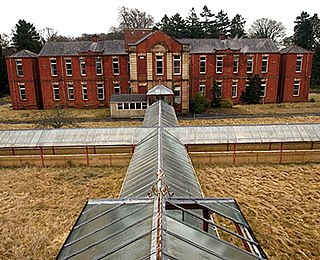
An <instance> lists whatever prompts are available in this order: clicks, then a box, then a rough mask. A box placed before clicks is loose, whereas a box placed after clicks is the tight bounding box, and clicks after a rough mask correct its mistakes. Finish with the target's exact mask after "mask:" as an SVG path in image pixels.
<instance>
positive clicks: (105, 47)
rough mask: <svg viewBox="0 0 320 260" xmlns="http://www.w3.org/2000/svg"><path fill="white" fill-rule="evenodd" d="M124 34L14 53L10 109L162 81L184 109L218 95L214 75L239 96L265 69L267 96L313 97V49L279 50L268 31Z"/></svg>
mask: <svg viewBox="0 0 320 260" xmlns="http://www.w3.org/2000/svg"><path fill="white" fill-rule="evenodd" d="M124 36H125V39H124V40H123V41H122V40H109V41H97V39H96V37H93V41H92V42H89V41H86V42H68V43H47V44H46V45H45V46H44V47H43V49H42V50H41V52H40V53H39V55H36V54H33V53H31V52H29V51H22V52H19V53H17V54H15V55H13V56H10V57H9V58H7V60H6V63H7V68H8V78H9V84H10V93H11V98H12V107H13V109H36V108H45V109H49V108H54V107H57V106H61V107H67V108H68V107H75V108H83V107H87V108H97V107H109V106H110V97H111V95H112V94H117V93H121V94H145V93H146V92H147V91H148V90H150V89H151V88H152V87H153V86H155V85H157V84H159V83H160V84H163V85H165V86H167V87H168V88H169V89H171V90H172V91H173V92H174V94H175V98H174V100H175V102H174V103H175V108H176V110H177V111H178V112H186V111H188V110H189V101H190V99H191V98H192V97H193V96H194V95H195V94H196V93H198V92H201V93H202V94H203V95H205V96H206V97H207V98H208V99H210V100H212V99H213V98H214V97H213V94H212V87H213V84H214V83H216V84H218V86H219V90H220V91H221V95H220V97H219V98H222V99H228V100H232V102H233V104H239V103H240V96H241V93H242V91H244V90H245V88H246V80H247V77H248V74H252V75H255V74H259V75H260V76H262V80H263V84H264V86H265V90H264V91H263V93H262V95H263V98H262V102H263V103H276V102H298V101H307V100H308V92H309V84H310V76H311V64H312V52H309V51H306V50H305V49H303V48H300V47H297V46H292V47H290V48H287V49H284V50H282V51H279V50H278V49H277V48H276V46H275V45H274V43H273V42H272V41H271V40H268V39H179V40H176V39H173V38H171V37H169V36H168V35H166V34H165V33H163V32H161V31H151V30H148V29H147V30H138V31H137V30H134V31H126V32H125V34H124ZM297 59H298V60H297ZM297 63H298V65H297ZM21 64H22V65H21ZM297 66H298V69H299V70H298V71H297ZM18 70H22V74H23V75H19V73H20V74H21V71H20V72H18ZM21 86H22V87H21ZM24 91H25V92H24ZM21 95H22V96H21Z"/></svg>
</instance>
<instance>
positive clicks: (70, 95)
mask: <svg viewBox="0 0 320 260" xmlns="http://www.w3.org/2000/svg"><path fill="white" fill-rule="evenodd" d="M67 89H68V100H74V97H75V96H74V86H73V83H67Z"/></svg>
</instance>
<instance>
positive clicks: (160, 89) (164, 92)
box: [147, 84, 174, 96]
mask: <svg viewBox="0 0 320 260" xmlns="http://www.w3.org/2000/svg"><path fill="white" fill-rule="evenodd" d="M158 95H159V96H160V95H161V96H168V95H174V94H173V92H172V90H171V89H169V88H167V87H166V86H164V85H162V84H159V85H156V86H154V87H153V88H152V89H150V90H149V91H148V92H147V96H158Z"/></svg>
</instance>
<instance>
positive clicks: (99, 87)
mask: <svg viewBox="0 0 320 260" xmlns="http://www.w3.org/2000/svg"><path fill="white" fill-rule="evenodd" d="M97 98H98V100H104V85H103V83H97Z"/></svg>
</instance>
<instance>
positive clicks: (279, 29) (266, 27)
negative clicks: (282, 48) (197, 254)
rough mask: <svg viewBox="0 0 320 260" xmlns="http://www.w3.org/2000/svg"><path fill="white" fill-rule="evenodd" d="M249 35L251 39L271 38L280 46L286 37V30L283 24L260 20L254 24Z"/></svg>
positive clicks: (265, 19)
mask: <svg viewBox="0 0 320 260" xmlns="http://www.w3.org/2000/svg"><path fill="white" fill-rule="evenodd" d="M248 34H249V37H251V38H269V39H272V40H273V41H275V42H276V43H278V44H279V43H280V42H281V41H282V40H283V38H284V37H285V35H286V28H285V27H284V25H283V24H282V22H277V21H275V20H271V19H267V18H260V19H258V20H256V21H254V22H253V24H252V25H251V27H250V29H249V31H248Z"/></svg>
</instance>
